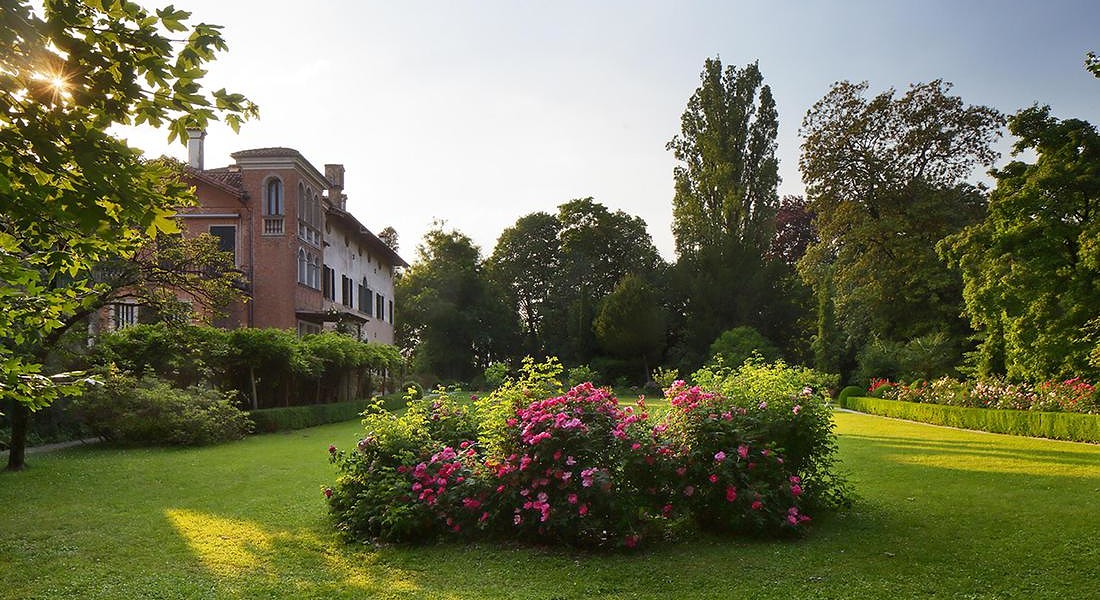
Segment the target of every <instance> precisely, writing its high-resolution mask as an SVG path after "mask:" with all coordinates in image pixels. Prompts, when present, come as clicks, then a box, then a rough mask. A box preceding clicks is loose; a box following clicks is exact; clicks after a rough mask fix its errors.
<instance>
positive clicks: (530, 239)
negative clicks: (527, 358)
mask: <svg viewBox="0 0 1100 600" xmlns="http://www.w3.org/2000/svg"><path fill="white" fill-rule="evenodd" d="M560 234H561V221H559V220H558V218H557V217H556V216H554V215H551V214H549V213H545V212H536V213H531V214H529V215H525V216H523V217H520V218H519V220H517V221H516V223H515V225H513V226H511V227H509V228H507V229H505V230H504V232H503V233H501V234H500V238H498V239H497V244H496V247H495V248H494V249H493V255H492V256H491V257H490V258H489V260H488V265H487V270H488V273H489V276H490V277H491V278H492V279H493V281H495V282H496V283H497V284H498V285H499V286H500V287H501V288H502V289H504V290H506V294H507V296H508V299H509V302H510V303H511V304H512V306H513V307H514V308H515V311H516V313H517V314H518V315H519V319H520V322H521V324H522V325H523V331H524V350H525V351H526V354H530V355H542V354H544V353H545V347H544V343H545V340H544V335H543V334H544V330H543V317H544V314H545V312H546V308H547V305H548V304H550V303H551V301H552V299H553V295H554V294H555V293H556V291H557V290H558V289H559V288H560V285H559V279H560V278H561V276H562V273H561V268H562V250H561V241H560V240H559V236H560Z"/></svg>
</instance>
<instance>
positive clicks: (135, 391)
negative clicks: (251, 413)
mask: <svg viewBox="0 0 1100 600" xmlns="http://www.w3.org/2000/svg"><path fill="white" fill-rule="evenodd" d="M234 396H235V394H233V393H228V394H226V393H222V392H219V391H216V390H211V389H204V388H198V387H190V388H174V387H172V386H171V385H169V384H168V383H167V382H166V381H163V380H160V379H157V378H155V377H151V376H146V377H143V378H142V379H140V380H138V379H134V378H133V377H130V376H126V375H117V374H110V375H108V376H107V377H106V378H105V382H104V383H103V384H102V385H100V386H97V387H94V388H92V389H90V390H88V391H87V392H85V393H84V394H83V395H82V396H81V397H80V398H78V399H77V400H75V401H74V403H73V404H74V410H75V411H76V412H77V414H78V415H80V417H81V419H82V420H83V421H84V423H85V424H86V425H87V426H88V428H89V429H91V430H92V431H93V432H94V433H95V434H96V435H99V436H101V437H103V439H105V440H107V441H109V442H114V443H117V444H124V445H178V446H201V445H206V444H214V443H218V442H223V441H227V440H234V439H239V438H241V437H243V436H244V435H245V434H246V433H248V432H249V431H250V430H251V428H252V421H251V420H250V419H249V418H248V415H246V414H245V413H243V412H241V411H240V410H239V409H237V407H236V405H235V401H234Z"/></svg>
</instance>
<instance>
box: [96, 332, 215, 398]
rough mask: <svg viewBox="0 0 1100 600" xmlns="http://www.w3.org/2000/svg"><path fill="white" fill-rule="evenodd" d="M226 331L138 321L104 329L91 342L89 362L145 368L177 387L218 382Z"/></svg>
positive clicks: (133, 371) (134, 369) (127, 369)
mask: <svg viewBox="0 0 1100 600" xmlns="http://www.w3.org/2000/svg"><path fill="white" fill-rule="evenodd" d="M230 352H231V350H230V345H229V333H228V332H227V331H225V330H223V329H216V328H214V327H202V326H196V325H168V324H165V323H154V324H141V325H135V326H133V327H124V328H122V329H119V330H118V331H113V332H109V333H104V334H103V335H101V336H99V338H98V339H97V340H96V343H95V345H94V346H92V350H91V356H90V360H91V362H92V364H95V365H101V366H107V365H109V364H114V365H116V366H117V367H118V368H119V369H121V370H123V371H124V372H127V373H129V374H131V375H134V376H136V377H140V376H142V375H144V374H145V373H146V372H149V373H152V374H155V375H156V376H157V377H160V378H161V379H167V380H169V381H171V382H172V383H173V384H175V385H176V386H177V387H187V386H190V385H197V384H200V383H213V384H221V383H222V381H223V379H224V377H225V366H226V361H227V360H228V358H229V356H230Z"/></svg>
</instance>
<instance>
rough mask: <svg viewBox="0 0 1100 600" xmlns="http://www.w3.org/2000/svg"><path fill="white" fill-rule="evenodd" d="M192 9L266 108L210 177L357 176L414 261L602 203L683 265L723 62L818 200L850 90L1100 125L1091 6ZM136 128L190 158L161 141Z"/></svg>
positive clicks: (372, 212) (466, 4) (163, 148)
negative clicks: (444, 244)
mask: <svg viewBox="0 0 1100 600" xmlns="http://www.w3.org/2000/svg"><path fill="white" fill-rule="evenodd" d="M145 4H147V5H149V6H159V5H163V3H162V4H155V3H145ZM175 5H176V7H177V8H181V9H184V10H188V11H191V12H192V15H193V16H192V22H206V23H213V24H218V25H222V26H224V30H223V34H224V37H225V38H226V41H227V42H228V44H229V50H228V52H225V53H222V54H220V55H219V56H218V58H217V61H216V62H215V63H213V64H211V65H210V68H209V74H208V75H207V77H206V78H205V79H204V82H205V84H206V85H207V86H208V87H209V88H210V89H217V88H220V87H226V88H228V89H229V90H230V91H233V92H240V93H243V94H245V95H246V96H248V97H249V98H250V99H251V100H253V101H254V102H256V103H257V104H258V105H259V107H260V119H259V120H256V121H251V122H248V123H246V124H245V125H244V126H243V127H242V128H241V131H240V133H239V134H234V133H233V132H232V131H231V130H230V129H228V128H227V127H224V126H222V125H221V124H216V125H214V126H212V127H210V128H209V130H208V135H207V138H206V158H205V161H206V166H207V167H208V168H209V167H217V166H224V165H226V164H229V163H231V162H232V159H230V157H229V154H230V153H232V152H235V151H237V150H242V149H246V148H259V147H267V146H285V147H291V148H295V149H297V150H299V151H300V152H301V153H302V154H303V155H304V156H305V157H306V159H307V160H309V161H310V162H311V163H313V164H314V165H315V166H316V167H317V168H318V169H321V170H323V168H324V167H323V165H324V164H326V163H340V164H343V165H344V166H345V168H346V169H347V174H346V177H345V190H346V192H347V194H348V208H349V210H350V211H351V212H353V213H354V214H355V215H356V216H357V217H359V219H360V221H362V222H363V223H364V224H365V225H367V227H369V228H370V229H372V230H373V231H375V232H377V231H379V230H381V229H382V228H384V227H386V226H393V227H394V228H395V229H397V231H398V234H399V236H400V244H401V252H400V253H401V254H402V256H403V257H404V258H405V259H406V260H409V261H410V262H412V261H413V260H414V259H415V258H416V252H415V247H416V245H417V244H419V243H420V240H421V238H422V236H423V234H424V232H426V231H427V230H428V229H429V228H430V227H431V226H432V223H433V221H435V220H443V221H445V222H446V225H447V227H449V228H456V229H458V230H460V231H462V232H463V233H465V234H467V235H469V236H470V237H471V238H473V240H474V242H475V243H476V244H478V245H479V246H480V247H481V249H482V253H483V254H484V255H488V254H490V253H491V252H492V249H493V246H494V245H495V243H496V239H497V238H498V237H499V235H500V233H501V232H502V231H503V230H504V229H505V228H506V227H508V226H510V225H512V224H513V223H515V221H516V219H517V218H519V217H521V216H523V215H525V214H528V213H531V212H535V211H547V212H554V211H555V210H556V207H557V206H558V205H559V204H561V203H563V202H567V201H569V200H571V199H574V198H583V197H588V196H592V197H594V198H595V199H596V200H597V201H599V202H601V203H603V204H605V205H607V206H608V207H610V208H611V209H613V210H617V209H621V210H623V211H626V212H627V213H630V214H633V215H638V216H640V217H642V218H643V219H645V221H646V222H647V223H648V226H649V233H650V235H651V236H652V238H653V241H654V244H655V245H656V246H657V248H658V250H660V252H661V254H662V255H663V256H664V257H665V258H666V259H669V260H672V259H674V258H675V254H674V250H673V248H674V243H673V238H672V233H671V225H672V197H673V178H672V171H673V167H674V166H675V164H676V161H675V160H674V159H673V157H672V155H671V153H670V152H668V151H667V150H666V149H665V144H666V143H667V142H668V141H669V140H670V139H671V138H672V137H673V136H674V135H676V134H677V133H678V131H679V123H680V115H681V114H682V113H683V111H684V108H685V106H686V103H687V100H688V98H689V97H690V96H691V94H692V93H693V92H694V90H695V88H696V87H698V85H699V73H700V71H701V70H702V67H703V62H704V60H705V59H706V58H708V57H715V56H718V57H720V58H721V60H722V61H723V63H724V64H733V65H744V64H746V63H748V62H752V61H759V64H760V69H761V71H762V73H763V75H764V81H765V83H766V84H767V85H770V86H771V88H772V92H773V94H774V96H775V99H776V104H777V109H778V112H779V135H778V139H777V142H778V149H777V157H778V158H779V172H780V176H781V177H782V183H781V184H780V187H779V193H780V195H784V194H801V193H802V191H803V185H802V182H801V180H800V178H799V173H798V157H799V146H800V143H801V140H800V138H799V136H798V128H799V125H800V123H801V121H802V118H803V116H804V115H805V113H806V111H807V110H808V109H809V108H810V106H812V105H813V103H814V102H816V101H817V100H819V99H820V98H821V97H822V96H824V95H825V93H826V92H827V91H828V89H829V86H830V85H831V84H832V83H833V82H835V81H839V80H845V79H846V80H850V81H867V82H869V84H870V86H871V91H872V92H873V93H878V92H880V91H884V90H886V89H889V88H895V89H898V90H901V91H904V90H905V89H906V87H908V85H909V84H911V83H913V82H926V81H931V80H933V79H944V80H946V81H949V82H952V83H953V84H954V88H953V91H954V93H956V94H958V95H959V96H960V97H961V98H962V99H963V100H964V101H965V102H966V103H969V104H983V105H987V106H992V107H994V108H997V109H999V110H1001V111H1003V112H1006V113H1013V112H1015V111H1017V110H1019V109H1021V108H1024V107H1027V106H1030V105H1032V104H1034V103H1039V104H1049V105H1050V106H1051V107H1052V109H1053V113H1054V115H1055V116H1058V117H1060V118H1082V119H1086V120H1088V121H1091V122H1092V123H1094V124H1100V79H1096V78H1094V77H1092V76H1091V75H1090V74H1089V73H1088V72H1086V71H1085V70H1084V68H1083V66H1082V65H1083V62H1084V57H1085V53H1086V52H1087V51H1088V50H1094V51H1097V52H1100V25H1098V24H1100V2H1098V1H1096V0H1077V1H1072V0H1048V1H1042V2H1035V1H1017V0H999V1H993V0H945V1H939V0H930V1H920V2H913V1H885V0H877V1H870V0H868V1H863V0H852V1H846V2H839V1H834V2H824V1H818V2H809V1H795V0H788V1H785V2H780V1H772V2H747V1H732V0H731V1H715V2H702V1H687V0H683V1H678V2H672V1H668V2H646V1H633V2H618V1H592V0H588V1H574V0H555V1H554V2H538V1H534V0H531V1H525V0H513V1H477V2H473V1H463V0H459V1H449V2H443V1H439V2H426V1H417V0H413V1H400V2H394V1H392V0H390V1H385V2H379V1H373V0H370V1H366V0H364V1H345V2H336V1H323V0H316V1H314V2H309V3H303V2H297V1H296V2H287V1H282V0H270V1H266V2H259V1H243V0H241V1H235V2H228V1H225V0H218V1H213V0H177V1H176V2H175ZM120 133H121V135H123V136H124V137H126V138H127V139H129V141H130V142H131V144H133V145H135V146H137V147H140V148H142V149H143V150H144V151H145V152H146V153H147V154H149V155H152V156H157V155H161V154H168V155H170V156H175V157H177V158H179V159H181V160H186V157H187V153H186V149H185V148H184V147H183V146H181V145H179V144H178V143H176V144H171V145H170V144H168V143H167V141H166V133H165V132H163V131H152V130H148V129H127V130H124V131H121V132H120ZM1010 145H1011V141H1010V140H1009V139H1006V140H1004V141H1002V142H1001V143H1000V144H999V148H1000V149H1001V150H1002V151H1003V152H1006V153H1007V152H1008V150H1009V149H1010ZM1002 162H1003V161H1002ZM980 176H981V174H980V173H978V174H975V177H980Z"/></svg>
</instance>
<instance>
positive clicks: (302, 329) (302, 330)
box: [298, 321, 321, 337]
mask: <svg viewBox="0 0 1100 600" xmlns="http://www.w3.org/2000/svg"><path fill="white" fill-rule="evenodd" d="M313 333H321V326H320V325H318V324H316V323H310V322H309V321H298V336H299V337H301V336H303V335H310V334H313Z"/></svg>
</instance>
